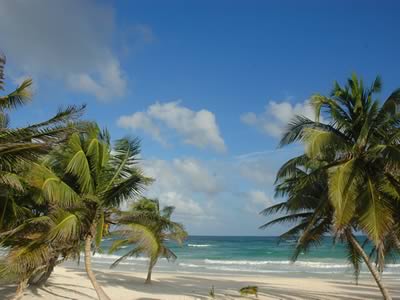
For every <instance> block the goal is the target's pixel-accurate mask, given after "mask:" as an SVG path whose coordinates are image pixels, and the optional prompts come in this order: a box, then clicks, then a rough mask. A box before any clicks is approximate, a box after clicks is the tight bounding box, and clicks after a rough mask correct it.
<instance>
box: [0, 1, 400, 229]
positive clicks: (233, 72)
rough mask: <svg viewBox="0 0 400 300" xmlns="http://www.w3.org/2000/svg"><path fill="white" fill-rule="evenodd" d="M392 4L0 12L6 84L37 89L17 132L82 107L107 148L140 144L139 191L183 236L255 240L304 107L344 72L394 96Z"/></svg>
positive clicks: (29, 5)
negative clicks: (286, 132)
mask: <svg viewBox="0 0 400 300" xmlns="http://www.w3.org/2000/svg"><path fill="white" fill-rule="evenodd" d="M399 9H400V3H399V2H398V1H301V2H300V1H256V0H252V1H244V0H243V1H232V0H231V1H222V0H219V1H211V0H210V1H183V0H182V1H161V0H159V1H111V2H106V1H97V2H95V1H77V0H73V1H50V0H44V1H40V2H35V3H33V2H29V1H1V2H0V49H1V51H2V52H4V53H5V54H6V55H7V59H8V63H7V75H8V76H9V77H8V82H7V83H8V84H9V85H8V86H9V87H10V88H11V87H14V86H15V85H16V84H17V83H18V82H20V81H21V79H22V78H25V77H26V76H32V77H33V79H34V80H35V88H34V94H35V97H34V101H33V102H32V104H30V105H28V106H27V107H25V108H23V109H20V110H19V111H18V112H16V113H15V114H13V120H12V124H13V125H14V126H19V125H23V124H26V123H31V122H34V121H37V120H42V119H44V118H47V117H50V116H51V115H52V114H53V113H54V112H55V111H56V110H57V108H58V107H60V106H65V105H67V104H80V103H86V104H87V105H88V107H87V112H86V115H85V118H88V119H91V120H96V121H97V122H98V123H99V124H100V125H101V126H103V127H107V128H108V129H109V130H110V131H111V134H112V137H113V138H119V137H122V136H125V135H134V136H139V137H140V138H141V139H142V145H143V147H142V155H143V168H144V170H145V171H146V172H147V173H148V174H149V175H151V176H154V177H155V178H156V182H155V183H154V185H153V186H151V187H149V189H148V191H147V193H148V195H150V196H154V197H158V198H159V199H160V201H161V202H162V203H164V204H173V205H176V206H177V216H176V217H177V219H179V220H180V221H182V222H184V223H185V225H186V226H187V228H188V230H189V232H190V233H191V234H220V235H228V234H229V235H260V234H263V235H264V234H265V235H276V234H279V233H280V232H281V231H282V230H283V228H282V227H276V228H272V229H271V230H269V231H266V232H262V231H259V230H258V229H257V227H258V226H259V225H261V224H262V223H263V222H264V221H265V219H264V218H263V217H260V216H258V214H257V212H258V211H260V210H261V209H262V208H263V207H265V206H268V205H270V204H272V203H274V202H276V201H277V200H276V199H274V198H273V181H274V176H275V172H276V170H277V168H278V167H279V166H280V165H281V164H282V163H283V162H284V161H285V160H287V159H289V158H290V157H292V156H293V155H296V153H299V152H300V151H301V148H300V147H291V148H287V149H279V150H277V142H278V140H279V138H278V137H279V134H280V133H281V132H282V130H283V128H284V125H285V123H286V122H287V120H289V119H290V118H291V117H292V116H293V115H294V114H305V115H308V116H311V111H310V108H309V107H308V106H307V99H308V98H309V97H310V96H311V95H312V94H313V93H316V92H319V93H322V94H328V93H329V90H330V88H331V86H332V83H333V81H334V80H338V81H340V82H343V81H344V80H345V79H346V78H347V77H348V76H349V75H350V74H351V73H352V72H357V73H358V74H360V75H361V76H362V77H363V78H364V79H365V81H371V80H372V79H373V78H374V77H375V76H376V75H377V74H379V75H381V76H382V78H383V83H384V86H383V92H382V97H385V96H387V94H388V93H389V92H390V91H391V90H393V89H395V88H397V87H400V80H399V76H398V74H399V73H398V70H399V69H400V62H399V59H398V57H399V56H398V53H399V46H400V39H399V38H400V32H399V26H398V11H399Z"/></svg>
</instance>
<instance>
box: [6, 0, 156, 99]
mask: <svg viewBox="0 0 400 300" xmlns="http://www.w3.org/2000/svg"><path fill="white" fill-rule="evenodd" d="M0 28H3V29H4V30H2V33H1V35H0V45H1V47H2V49H1V50H2V51H3V52H4V53H5V54H6V55H7V58H8V60H9V62H10V67H11V66H12V67H13V68H15V72H19V73H22V74H30V75H33V76H35V77H36V76H44V77H47V78H50V79H56V80H62V81H64V82H65V83H66V85H67V86H68V87H70V88H72V89H74V90H77V91H80V92H84V93H87V94H91V95H94V96H95V97H96V98H97V99H99V100H101V101H111V100H113V99H114V98H116V97H121V96H123V95H124V94H125V93H126V90H127V85H126V78H125V76H124V73H123V71H122V69H121V66H120V61H119V59H118V57H117V56H116V54H115V53H116V51H115V49H114V48H115V47H114V45H115V42H116V41H115V36H116V32H117V30H115V22H114V11H113V9H112V7H110V6H108V5H107V4H104V3H99V2H95V1H79V0H69V1H53V0H42V1H0ZM137 30H139V31H140V32H141V33H140V35H141V36H143V37H142V38H143V39H144V38H146V39H148V38H151V30H150V28H148V27H146V26H145V25H141V27H140V28H139V29H137Z"/></svg>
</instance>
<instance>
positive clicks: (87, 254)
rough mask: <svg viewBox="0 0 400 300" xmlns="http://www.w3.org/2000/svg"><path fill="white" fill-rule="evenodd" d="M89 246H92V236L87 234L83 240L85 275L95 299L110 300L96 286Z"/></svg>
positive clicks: (97, 285)
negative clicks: (95, 296)
mask: <svg viewBox="0 0 400 300" xmlns="http://www.w3.org/2000/svg"><path fill="white" fill-rule="evenodd" d="M91 246H92V236H91V235H90V234H89V235H88V236H87V237H86V239H85V269H86V273H87V275H88V277H89V280H90V282H91V283H92V285H93V288H94V289H95V291H96V293H97V297H98V298H99V300H111V299H110V297H108V296H107V294H106V293H105V292H104V291H103V289H102V288H101V286H100V285H99V284H98V282H97V280H96V276H95V275H94V273H93V271H92V253H91V250H92V249H91Z"/></svg>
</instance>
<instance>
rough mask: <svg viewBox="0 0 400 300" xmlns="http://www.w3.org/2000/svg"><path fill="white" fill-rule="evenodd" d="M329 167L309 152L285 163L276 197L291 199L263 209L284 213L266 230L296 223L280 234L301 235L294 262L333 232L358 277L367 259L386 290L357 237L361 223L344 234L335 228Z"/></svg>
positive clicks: (279, 175)
mask: <svg viewBox="0 0 400 300" xmlns="http://www.w3.org/2000/svg"><path fill="white" fill-rule="evenodd" d="M326 166H327V164H326V163H325V162H323V161H315V160H311V159H310V158H308V157H307V156H305V155H302V156H299V157H295V158H293V159H291V160H289V161H288V162H287V163H285V164H284V165H283V166H282V167H281V169H280V170H279V171H278V174H277V181H276V183H277V185H276V188H275V191H276V197H286V198H287V200H286V201H284V202H281V203H278V204H275V205H273V206H271V207H268V208H266V209H264V210H263V211H262V212H261V214H263V215H265V216H269V215H275V214H277V213H279V214H282V213H283V214H284V215H283V216H279V217H277V218H276V219H273V220H271V221H269V222H268V223H266V224H264V225H262V226H261V227H260V228H261V229H266V228H268V227H270V226H272V225H275V224H279V223H288V224H293V223H294V224H295V225H294V226H293V227H291V228H290V229H289V230H288V231H287V232H285V233H283V234H282V235H281V236H280V239H288V238H289V239H293V238H297V244H296V246H295V249H294V253H293V255H292V258H291V259H292V261H295V260H297V258H298V256H299V254H300V253H306V252H308V251H309V250H310V249H311V248H312V247H317V246H319V245H320V244H321V243H322V242H323V239H324V238H326V236H328V235H332V236H333V239H334V242H336V240H337V239H340V240H341V241H342V242H345V244H346V246H347V259H348V261H349V263H350V264H351V265H352V266H353V268H354V275H355V277H356V280H357V281H358V276H359V273H360V269H361V261H362V260H363V261H364V262H365V264H366V265H367V266H368V268H369V269H370V272H371V274H372V275H373V276H374V279H375V280H376V281H377V284H378V286H379V287H380V289H382V290H385V288H384V286H383V284H382V282H381V280H380V276H379V273H378V271H377V270H376V269H375V267H374V266H373V264H372V263H371V261H370V260H369V257H368V255H367V254H366V253H365V251H364V249H363V247H362V246H361V245H360V243H359V241H358V240H357V239H356V238H355V237H354V234H353V231H357V225H356V224H351V225H349V226H348V227H346V228H344V230H343V233H338V232H336V231H335V226H334V208H333V206H332V204H331V203H330V201H329V193H328V176H327V172H326V169H325V167H326ZM364 244H366V243H365V242H364Z"/></svg>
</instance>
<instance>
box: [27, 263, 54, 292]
mask: <svg viewBox="0 0 400 300" xmlns="http://www.w3.org/2000/svg"><path fill="white" fill-rule="evenodd" d="M57 260H58V255H55V256H53V257H52V258H51V259H50V260H49V262H48V265H47V266H46V268H45V269H44V270H43V271H40V272H38V273H37V274H35V275H33V276H32V277H30V278H29V285H35V286H41V285H43V284H45V283H46V282H47V280H48V279H49V277H50V275H51V273H53V271H54V267H55V266H56V265H57Z"/></svg>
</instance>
